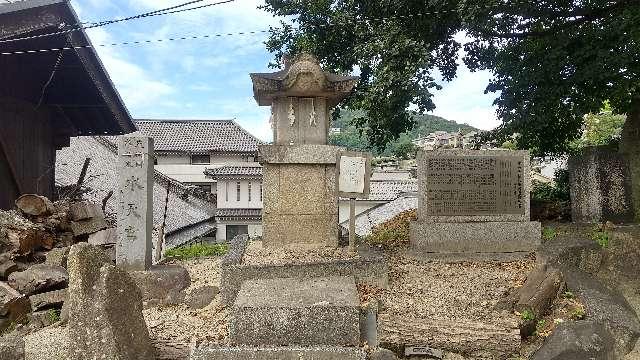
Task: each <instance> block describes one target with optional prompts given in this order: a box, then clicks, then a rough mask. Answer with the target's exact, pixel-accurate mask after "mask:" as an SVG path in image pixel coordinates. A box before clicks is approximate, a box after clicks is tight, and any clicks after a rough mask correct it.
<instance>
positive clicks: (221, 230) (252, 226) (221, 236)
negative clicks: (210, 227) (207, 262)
mask: <svg viewBox="0 0 640 360" xmlns="http://www.w3.org/2000/svg"><path fill="white" fill-rule="evenodd" d="M227 225H247V229H248V231H249V238H250V239H255V238H257V237H261V236H262V223H261V222H257V221H225V222H222V223H217V224H216V226H217V229H216V241H227V240H231V239H227Z"/></svg>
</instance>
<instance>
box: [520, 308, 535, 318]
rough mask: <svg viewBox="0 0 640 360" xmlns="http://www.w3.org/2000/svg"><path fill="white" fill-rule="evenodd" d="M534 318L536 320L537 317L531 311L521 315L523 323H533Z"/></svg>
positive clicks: (527, 310)
mask: <svg viewBox="0 0 640 360" xmlns="http://www.w3.org/2000/svg"><path fill="white" fill-rule="evenodd" d="M534 318H535V315H534V314H533V312H532V311H531V310H529V309H526V310H525V311H523V312H521V313H520V319H522V321H531V320H533V319H534Z"/></svg>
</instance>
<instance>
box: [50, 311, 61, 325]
mask: <svg viewBox="0 0 640 360" xmlns="http://www.w3.org/2000/svg"><path fill="white" fill-rule="evenodd" d="M47 320H49V321H50V322H51V323H57V322H58V321H60V310H58V309H49V311H47Z"/></svg>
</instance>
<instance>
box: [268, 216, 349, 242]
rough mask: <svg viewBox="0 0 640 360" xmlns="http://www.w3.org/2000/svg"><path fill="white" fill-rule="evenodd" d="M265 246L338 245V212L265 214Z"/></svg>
mask: <svg viewBox="0 0 640 360" xmlns="http://www.w3.org/2000/svg"><path fill="white" fill-rule="evenodd" d="M262 237H263V239H264V240H263V243H264V246H265V247H281V246H288V245H293V246H295V245H298V244H302V245H317V246H318V247H321V246H329V247H337V246H338V214H337V213H336V214H319V215H306V214H305V215H298V214H264V215H263V220H262Z"/></svg>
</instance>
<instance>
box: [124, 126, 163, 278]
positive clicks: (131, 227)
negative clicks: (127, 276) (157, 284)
mask: <svg viewBox="0 0 640 360" xmlns="http://www.w3.org/2000/svg"><path fill="white" fill-rule="evenodd" d="M153 158H154V155H153V139H152V138H150V137H147V136H137V135H125V136H121V137H120V138H119V142H118V164H117V171H118V243H117V244H116V264H117V265H118V266H120V267H122V268H124V269H126V270H145V269H148V268H149V267H150V266H151V259H152V257H151V256H152V254H151V250H152V249H153V244H152V239H151V235H152V231H153Z"/></svg>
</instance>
